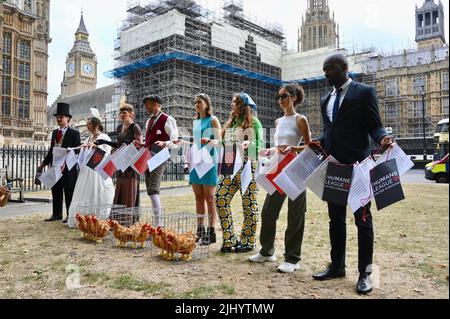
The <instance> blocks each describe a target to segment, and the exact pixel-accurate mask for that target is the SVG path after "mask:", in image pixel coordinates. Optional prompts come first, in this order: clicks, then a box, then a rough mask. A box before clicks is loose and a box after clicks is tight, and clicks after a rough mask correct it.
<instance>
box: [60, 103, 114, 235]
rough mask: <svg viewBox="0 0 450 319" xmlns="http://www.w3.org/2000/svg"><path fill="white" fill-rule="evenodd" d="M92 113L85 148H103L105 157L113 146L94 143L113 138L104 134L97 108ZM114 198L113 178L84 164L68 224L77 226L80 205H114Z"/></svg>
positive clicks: (88, 121)
mask: <svg viewBox="0 0 450 319" xmlns="http://www.w3.org/2000/svg"><path fill="white" fill-rule="evenodd" d="M90 112H91V115H90V116H89V117H88V119H87V129H88V131H89V133H90V136H89V137H88V138H87V139H86V140H85V141H84V144H83V145H82V147H84V148H88V149H89V148H97V147H99V148H101V149H102V150H104V151H105V152H106V154H105V158H106V157H107V156H108V155H109V154H110V153H111V146H108V145H101V146H97V145H95V144H94V142H95V141H97V140H106V141H111V138H110V137H109V136H108V135H106V134H103V125H102V121H101V117H100V112H99V111H98V109H96V108H91V109H90ZM113 200H114V185H113V182H112V179H111V178H108V179H107V180H104V179H103V178H102V177H101V176H100V175H99V174H98V173H97V172H95V171H94V170H93V169H91V168H89V167H87V166H83V167H81V169H80V174H79V176H78V180H77V184H76V186H75V191H74V194H73V199H72V204H71V206H70V209H69V220H68V223H67V225H68V226H69V227H71V228H73V227H75V216H76V214H77V213H78V210H79V207H80V206H83V207H85V206H88V207H102V206H105V208H107V207H109V206H111V205H112V203H113Z"/></svg>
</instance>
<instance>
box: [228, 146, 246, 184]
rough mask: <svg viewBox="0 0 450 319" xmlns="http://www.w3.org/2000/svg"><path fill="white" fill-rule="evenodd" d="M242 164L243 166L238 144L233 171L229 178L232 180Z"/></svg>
mask: <svg viewBox="0 0 450 319" xmlns="http://www.w3.org/2000/svg"><path fill="white" fill-rule="evenodd" d="M242 166H244V162H243V161H242V157H241V151H240V150H239V146H237V147H236V158H235V160H234V171H233V176H231V180H234V178H235V177H236V175H237V173H239V171H240V170H241V168H242Z"/></svg>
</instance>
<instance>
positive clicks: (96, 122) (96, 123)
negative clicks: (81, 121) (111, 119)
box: [88, 117, 103, 132]
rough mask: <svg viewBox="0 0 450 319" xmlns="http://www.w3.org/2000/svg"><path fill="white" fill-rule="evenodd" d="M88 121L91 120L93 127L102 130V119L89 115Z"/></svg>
mask: <svg viewBox="0 0 450 319" xmlns="http://www.w3.org/2000/svg"><path fill="white" fill-rule="evenodd" d="M88 121H91V123H92V125H93V126H94V129H97V130H99V131H100V132H103V125H102V121H101V120H100V119H99V118H96V117H91V118H89V119H88Z"/></svg>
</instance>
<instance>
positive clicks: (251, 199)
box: [216, 93, 263, 253]
mask: <svg viewBox="0 0 450 319" xmlns="http://www.w3.org/2000/svg"><path fill="white" fill-rule="evenodd" d="M256 110H257V107H256V104H255V102H253V100H252V98H251V97H250V96H249V95H248V94H246V93H240V94H237V95H235V96H234V98H233V102H232V113H231V118H230V120H229V121H228V123H227V124H226V125H225V127H224V130H223V132H222V135H223V143H224V145H225V152H224V154H225V156H224V157H227V150H229V149H230V145H231V148H232V149H233V151H231V153H232V154H233V155H234V156H236V152H235V150H236V149H237V148H239V149H240V153H241V154H242V155H244V156H243V157H244V161H243V162H244V165H243V167H242V168H241V169H240V170H239V172H238V173H237V174H236V176H234V178H232V176H231V174H230V175H227V174H225V173H224V171H225V170H224V169H222V170H221V172H222V175H221V176H220V178H219V186H218V188H217V191H216V206H217V211H218V213H219V218H220V221H221V226H222V231H223V246H222V249H221V250H220V251H221V252H222V253H231V252H233V248H234V252H236V253H245V252H250V251H252V250H254V249H255V244H256V232H257V224H258V202H257V195H258V186H257V184H256V182H255V179H254V174H255V171H256V166H257V163H256V160H257V159H258V153H259V150H260V149H261V147H262V144H263V128H262V125H261V122H260V121H259V120H258V119H257V117H256V116H255V112H256ZM233 145H235V146H234V147H233ZM249 160H254V161H255V162H253V163H252V180H251V183H250V186H249V187H248V189H247V190H246V191H245V193H244V194H242V190H241V174H242V171H243V169H244V167H245V164H246V163H247V161H249ZM225 162H228V161H226V160H225ZM223 165H227V164H226V163H222V166H223ZM238 191H240V192H241V195H242V209H243V212H244V222H243V225H242V230H241V235H240V237H239V239H238V238H237V236H236V234H235V230H234V222H233V215H232V212H231V202H232V200H233V198H234V195H236V193H237V192H238Z"/></svg>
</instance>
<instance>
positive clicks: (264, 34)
mask: <svg viewBox="0 0 450 319" xmlns="http://www.w3.org/2000/svg"><path fill="white" fill-rule="evenodd" d="M127 7H128V17H127V19H126V20H125V21H124V22H123V23H122V26H121V27H120V28H119V29H118V37H117V40H116V42H115V69H114V70H113V71H111V72H108V73H106V75H107V76H109V77H114V78H115V79H116V81H115V97H114V100H113V104H116V105H118V103H119V100H120V98H121V97H122V96H125V95H127V98H128V100H129V102H131V103H133V104H135V105H136V118H137V123H138V124H139V125H141V126H143V125H144V123H145V120H146V118H147V114H146V111H145V109H144V107H143V106H142V105H140V104H141V101H142V100H143V98H144V97H145V96H147V95H149V94H158V95H160V96H161V97H162V99H163V101H164V106H163V107H164V110H165V111H166V112H168V113H169V114H171V115H172V116H174V117H175V118H176V119H177V122H178V125H179V127H180V128H181V135H183V136H189V135H190V134H191V129H192V122H193V120H194V116H195V110H194V98H195V96H196V95H197V94H199V93H203V92H204V93H207V94H208V95H209V96H210V97H211V100H212V102H213V107H214V114H215V115H216V116H217V117H218V118H219V120H220V121H221V122H222V123H224V122H226V121H227V120H228V118H229V114H230V105H231V100H232V98H233V95H234V93H239V92H241V91H246V92H248V93H249V94H250V95H252V96H253V97H254V99H255V101H256V103H257V104H258V106H259V108H258V117H259V118H260V120H261V121H262V122H263V124H265V125H266V126H269V125H270V126H272V125H273V119H274V118H277V116H279V115H280V111H279V110H278V108H276V107H274V106H275V105H276V104H275V99H274V96H275V94H276V90H277V88H278V86H279V85H280V84H281V83H282V82H281V68H280V67H279V66H276V65H273V64H270V63H265V62H263V60H264V57H262V56H261V53H260V52H258V50H257V46H259V47H260V48H262V49H263V50H265V52H267V55H268V59H276V58H277V57H278V56H281V52H282V43H283V41H284V35H283V31H282V28H280V26H277V25H274V26H270V25H268V24H264V25H259V24H258V23H257V22H256V21H255V20H254V19H251V18H250V17H248V16H247V15H245V14H244V13H243V11H242V10H241V9H242V1H225V5H224V10H225V11H226V12H227V14H226V16H225V17H221V18H219V17H217V15H216V14H215V13H213V12H211V11H209V10H207V9H205V8H203V7H202V6H200V5H198V4H196V2H195V1H190V0H158V1H137V0H129V1H128V6H127ZM233 10H234V11H233ZM166 18H167V19H172V20H171V21H170V23H168V22H167V21H166V20H164V19H166ZM158 19H159V20H158ZM149 20H152V21H149ZM148 21H149V22H148ZM153 21H158V22H157V23H160V25H161V28H162V26H163V25H165V24H167V25H168V26H169V28H172V29H170V31H167V28H166V29H165V30H166V31H167V32H169V33H168V34H167V36H165V37H162V36H160V35H159V34H157V32H159V33H163V32H164V31H161V30H158V29H157V26H156V27H155V25H156V24H157V23H155V24H153V25H152V26H153V28H156V29H155V31H154V32H155V34H154V35H152V34H149V33H151V32H152V31H149V28H147V29H146V32H147V35H146V37H147V38H146V39H142V38H138V39H137V40H136V43H131V42H130V41H129V40H128V39H131V40H133V39H134V38H133V36H134V35H132V34H131V33H132V32H134V31H135V30H138V29H139V28H141V27H144V26H146V24H145V23H153ZM231 27H233V28H237V29H239V31H242V33H244V32H245V35H246V38H245V39H243V41H242V42H243V43H242V45H241V46H239V47H236V43H235V41H234V38H233V36H234V35H233V34H231V35H229V34H227V33H223V34H220V35H221V36H218V35H217V34H218V33H219V31H220V30H229V29H227V28H231ZM153 28H152V29H153ZM217 30H219V31H217ZM229 33H231V32H229ZM130 34H131V35H130ZM239 36H241V37H242V34H240V35H239ZM213 41H216V42H218V41H220V43H214V45H213ZM228 47H230V48H234V50H232V49H230V50H227V49H226V48H228ZM235 47H236V48H235ZM272 52H275V53H272ZM271 54H272V55H273V56H271ZM126 92H129V94H125V93H126Z"/></svg>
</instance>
